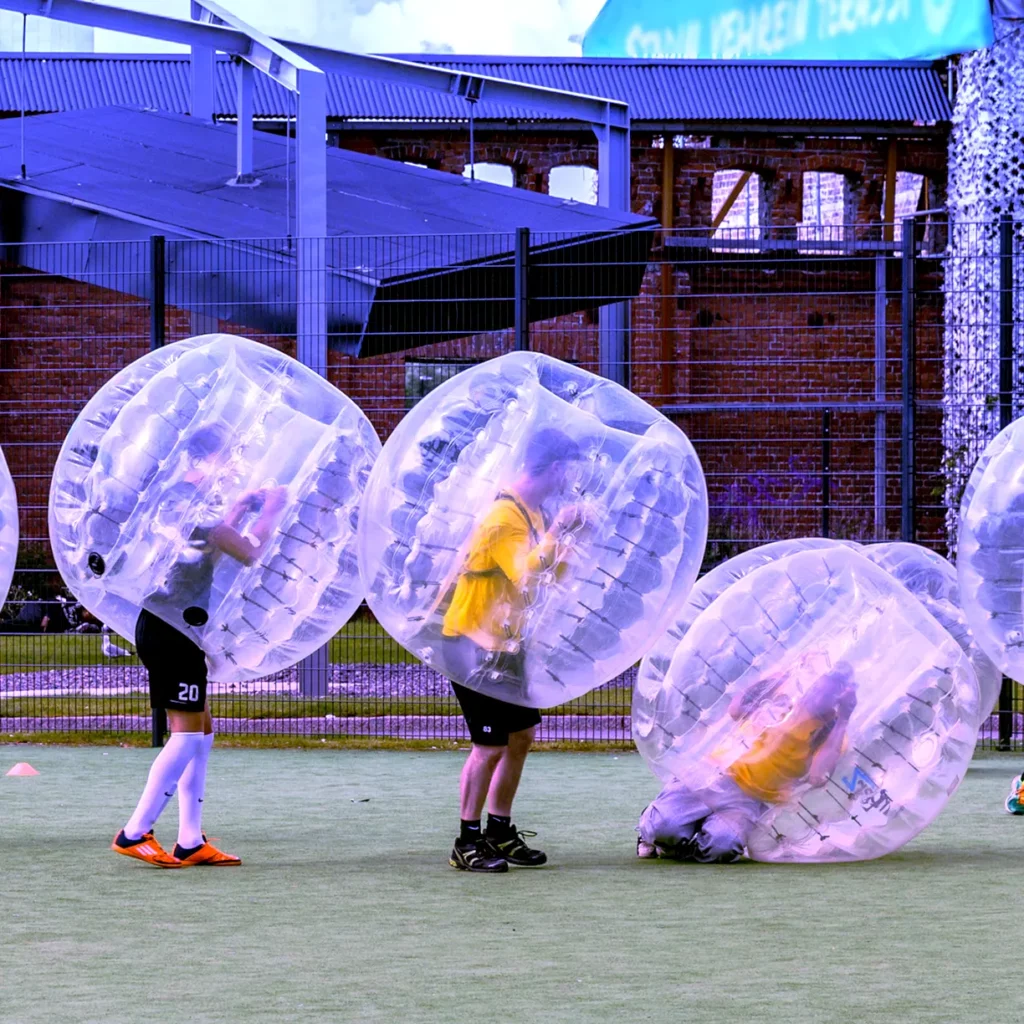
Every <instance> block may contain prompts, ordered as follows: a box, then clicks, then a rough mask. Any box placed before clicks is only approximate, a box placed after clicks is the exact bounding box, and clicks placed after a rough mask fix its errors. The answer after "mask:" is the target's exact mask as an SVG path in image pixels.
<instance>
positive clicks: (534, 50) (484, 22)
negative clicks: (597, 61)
mask: <svg viewBox="0 0 1024 1024" xmlns="http://www.w3.org/2000/svg"><path fill="white" fill-rule="evenodd" d="M99 2H104V0H99ZM105 2H107V3H113V4H116V5H117V6H126V7H131V8H134V9H135V10H143V11H157V10H159V12H160V13H161V14H168V15H170V16H171V17H176V18H184V19H187V18H188V16H189V2H188V0H105ZM223 2H224V4H225V6H227V7H228V9H229V10H231V11H233V12H234V13H235V14H237V15H238V16H239V17H240V18H243V19H244V20H246V21H248V22H250V23H251V24H253V25H254V26H255V27H256V28H259V29H260V30H262V31H264V32H267V33H269V34H271V35H278V36H283V37H285V38H292V39H296V40H299V41H310V42H317V43H320V44H321V45H324V46H333V47H336V48H338V49H350V50H360V51H362V52H364V53H401V52H406V53H416V52H419V53H425V52H436V53H492V54H532V55H537V56H560V55H564V56H578V55H579V52H580V50H579V44H578V42H577V41H572V42H570V36H577V37H578V36H579V35H580V34H582V33H583V32H584V31H585V30H586V29H587V28H588V27H589V25H590V23H591V22H592V21H593V19H594V18H595V17H596V15H597V12H598V11H599V10H600V8H601V6H602V4H603V0H487V2H486V3H480V2H479V0H289V2H288V3H281V0H223ZM96 48H97V50H107V49H112V50H119V51H121V52H124V51H126V50H171V49H178V47H173V46H169V45H167V44H163V43H159V42H155V41H148V40H145V39H142V38H140V37H135V36H124V35H121V34H119V33H113V32H105V31H98V32H97V33H96Z"/></svg>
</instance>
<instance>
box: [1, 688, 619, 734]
mask: <svg viewBox="0 0 1024 1024" xmlns="http://www.w3.org/2000/svg"><path fill="white" fill-rule="evenodd" d="M632 696H633V691H632V690H631V689H630V688H629V687H628V686H612V687H608V688H607V689H604V690H592V691H591V692H590V693H587V694H584V696H582V697H578V698H576V700H573V701H570V702H569V703H567V704H562V705H559V706H558V707H557V708H553V709H551V710H550V711H548V712H547V714H555V715H557V714H579V715H629V714H630V708H631V701H632ZM211 707H212V708H213V713H214V715H215V716H216V717H218V718H323V716H324V715H328V714H333V715H338V716H342V715H349V716H362V715H457V714H458V713H459V705H458V701H456V699H455V697H454V695H452V696H445V697H416V696H413V697H403V696H401V695H398V694H390V693H385V694H384V695H382V696H380V697H352V696H347V695H336V696H330V697H317V698H314V699H303V698H301V697H278V696H276V695H274V694H258V693H257V694H237V695H229V696H216V697H214V698H212V700H211ZM149 712H150V704H149V697H148V695H146V694H143V693H135V694H117V695H115V696H109V697H108V696H101V697H97V696H94V695H92V694H88V693H69V694H65V695H63V696H60V697H37V696H34V695H33V694H32V693H31V692H29V693H27V694H25V695H24V696H13V697H3V698H0V728H2V727H3V720H4V719H5V718H20V717H23V716H28V717H37V716H42V717H65V716H69V715H70V716H95V715H148V714H149Z"/></svg>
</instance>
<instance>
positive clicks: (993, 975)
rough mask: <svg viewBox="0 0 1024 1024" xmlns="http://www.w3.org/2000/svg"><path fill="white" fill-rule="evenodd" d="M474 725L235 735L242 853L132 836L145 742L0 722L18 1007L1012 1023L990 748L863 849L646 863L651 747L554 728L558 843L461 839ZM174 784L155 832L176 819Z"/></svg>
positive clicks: (365, 1016) (217, 1018)
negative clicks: (156, 863)
mask: <svg viewBox="0 0 1024 1024" xmlns="http://www.w3.org/2000/svg"><path fill="white" fill-rule="evenodd" d="M462 757H463V755H462V754H461V753H459V752H457V751H422V752H396V751H344V750H286V751H285V750H240V749H224V750H219V751H216V752H215V756H214V761H213V762H212V767H211V784H210V788H209V793H208V800H207V804H206V808H207V811H206V815H207V816H206V822H207V827H208V830H209V831H210V834H211V835H212V836H218V837H222V840H223V845H224V846H225V848H227V849H230V850H232V851H235V852H237V853H239V854H241V855H242V856H244V858H245V860H246V864H245V866H244V867H243V868H241V869H224V870H221V871H216V870H210V869H207V870H205V871H204V870H202V869H193V870H191V871H180V872H159V871H155V870H152V869H148V868H146V867H144V866H143V865H140V864H137V863H134V862H131V861H128V860H126V859H123V858H119V857H116V856H115V855H114V854H112V853H110V852H109V851H108V850H107V845H108V844H109V842H110V837H111V836H112V835H113V833H114V831H115V829H116V828H117V827H118V826H119V825H120V824H121V823H122V822H123V820H124V818H125V817H126V816H127V814H128V813H129V812H130V810H131V806H132V803H133V801H134V799H135V797H136V795H137V791H138V788H139V786H140V785H141V783H142V780H143V777H144V774H145V771H146V770H147V767H148V764H149V761H150V760H151V758H152V752H151V751H146V750H139V749H126V748H121V747H108V748H97V747H83V748H67V747H49V746H35V745H27V744H26V745H17V746H13V745H6V746H0V770H2V771H6V769H7V767H9V766H10V765H11V764H13V763H14V762H16V761H29V762H31V763H32V764H33V765H34V766H35V767H36V768H38V769H39V771H40V773H41V774H40V775H39V776H38V777H36V778H2V777H0V871H2V878H3V888H2V890H0V891H2V893H3V901H4V902H3V917H2V922H3V923H2V926H0V978H2V981H0V1020H2V1021H3V1022H4V1024H35V1022H40V1024H42V1022H45V1024H52V1022H53V1021H61V1022H100V1021H113V1022H121V1021H125V1022H127V1021H135V1020H150V1019H153V1020H170V1021H176V1022H181V1024H185V1022H200V1024H207V1022H210V1024H212V1022H252V1021H257V1022H263V1021H265V1022H268V1024H269V1022H275V1024H277V1022H282V1024H285V1022H299V1021H301V1022H306V1021H369V1022H385V1021H387V1022H396V1021H431V1022H433V1021H437V1022H449V1021H451V1022H462V1021H467V1022H468V1021H474V1022H475V1021H479V1020H496V1021H506V1020H507V1021H511V1022H517V1024H530V1022H534V1021H543V1022H546V1021H563V1020H564V1021H616V1022H634V1021H652V1022H660V1021H681V1022H683V1021H685V1022H688V1021H694V1022H702V1024H703V1022H708V1024H717V1022H723V1021H730V1022H731V1021H737V1022H761V1021H765V1022H790V1024H804V1022H814V1024H818V1022H832V1021H837V1022H879V1024H881V1022H885V1024H889V1022H897V1021H901V1022H912V1024H917V1022H936V1024H953V1022H973V1021H978V1022H982V1021H984V1022H1011V1021H1017V1020H1019V1019H1021V1017H1022V1016H1024V996H1022V995H1021V984H1020V980H1019V978H1018V976H1017V967H1018V964H1017V958H1016V953H1017V951H1018V950H1019V949H1020V948H1021V942H1022V940H1024V906H1022V900H1021V897H1020V895H1019V893H1020V888H1019V882H1020V879H1021V867H1020V861H1021V856H1020V854H1021V849H1022V845H1024V820H1022V819H1018V818H1010V817H1007V816H1005V815H1003V814H1002V813H1001V801H1002V797H1003V795H1004V792H1005V788H1006V783H1007V780H1008V777H1009V776H1010V774H1012V772H1013V771H1014V770H1015V769H1016V768H1017V767H1018V766H1017V764H1016V762H1014V761H1008V760H1005V759H999V758H992V759H987V760H981V761H979V762H978V763H977V764H976V765H975V767H974V768H972V770H971V772H970V773H969V775H968V777H967V780H966V781H965V782H964V784H963V786H962V787H961V788H960V790H959V791H958V792H957V793H956V794H955V796H954V797H953V799H952V801H951V803H950V806H949V807H948V808H947V810H946V812H945V813H944V815H943V816H942V817H941V818H940V819H939V821H938V822H937V823H936V824H935V825H934V826H933V827H932V828H931V829H930V830H928V831H927V832H925V833H924V835H922V836H921V837H920V838H918V839H917V840H916V841H915V842H913V843H912V844H910V845H909V846H908V847H907V848H906V849H905V850H903V851H901V852H900V853H899V854H897V855H894V856H892V857H889V858H886V859H884V860H881V861H877V862H874V863H869V864H860V865H845V866H842V865H840V866H831V867H830V866H790V867H781V866H780V867H772V866H766V865H755V864H745V865H737V866H732V867H699V866H687V865H677V864H671V863H662V862H649V861H637V860H636V859H635V858H634V857H633V838H634V836H633V832H632V828H633V825H634V823H635V820H636V817H637V814H638V813H639V811H640V809H641V808H642V807H643V805H644V803H645V802H646V800H648V799H649V798H650V797H651V796H652V795H653V793H654V791H655V789H656V785H655V783H654V780H653V779H652V778H651V777H650V776H649V775H648V773H647V771H646V769H645V768H644V766H643V764H642V763H641V761H640V760H639V758H637V757H636V756H634V755H626V754H621V755H614V754H559V753H538V754H536V755H534V756H533V757H532V758H531V761H530V763H529V764H528V766H527V774H526V777H525V780H524V784H523V791H522V795H521V797H520V801H519V804H518V806H517V819H518V822H519V824H520V825H521V826H525V827H529V828H535V829H537V830H538V831H539V833H540V836H539V837H538V839H537V843H538V845H542V846H543V847H544V848H546V849H547V850H548V852H549V854H550V856H551V863H550V865H549V866H548V867H546V868H544V869H541V870H535V871H527V870H518V871H513V872H511V873H510V874H508V875H505V876H496V877H486V876H471V875H467V874H463V873H459V872H455V871H452V870H451V869H449V868H448V866H447V863H446V857H447V852H448V848H449V844H450V841H451V838H452V835H453V832H454V819H455V817H456V811H455V786H456V778H457V775H458V771H459V767H460V764H461V761H462ZM174 831H175V814H174V808H173V806H172V808H170V809H169V811H168V812H167V815H166V816H165V819H164V820H163V822H162V823H161V827H159V828H158V830H157V834H158V836H161V837H162V838H163V839H164V841H165V842H167V843H170V842H173V839H174Z"/></svg>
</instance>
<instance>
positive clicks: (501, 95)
mask: <svg viewBox="0 0 1024 1024" xmlns="http://www.w3.org/2000/svg"><path fill="white" fill-rule="evenodd" d="M7 2H9V0H2V2H0V7H2V6H3V5H4V4H6V3H7ZM65 2H67V0H65ZM275 38H277V42H279V43H281V44H282V45H284V46H286V47H288V49H289V50H292V51H294V52H295V53H297V54H300V55H301V56H303V57H305V58H306V60H308V61H309V62H310V63H311V64H315V65H316V66H317V67H318V68H320V70H321V71H328V72H330V73H331V74H335V75H347V76H348V77H350V78H369V79H374V80H376V81H382V82H391V83H393V84H395V85H401V86H405V87H407V88H410V89H429V90H430V91H432V92H446V93H449V94H450V95H452V96H462V97H464V98H465V99H475V100H480V99H485V98H486V99H487V100H488V101H489V102H493V103H512V104H517V105H519V106H523V107H529V108H530V109H532V110H538V111H544V112H546V113H548V114H552V115H554V116H556V117H557V116H561V117H565V118H567V119H569V120H572V121H589V122H591V123H592V124H595V125H599V124H601V125H603V124H611V125H612V126H614V127H617V128H626V129H628V128H629V104H627V103H624V102H622V101H621V100H609V99H605V98H602V97H600V96H588V95H586V94H584V93H572V92H563V91H561V90H559V89H548V88H546V87H545V86H542V85H530V84H528V83H526V82H512V81H509V80H508V79H506V78H493V77H490V76H489V75H478V74H475V73H474V72H470V71H459V70H456V69H452V68H438V67H432V66H431V65H429V64H415V63H413V62H412V61H407V60H398V59H396V58H394V57H377V56H369V55H368V54H363V53H347V52H345V51H343V50H328V49H325V48H324V47H320V46H310V45H309V44H308V43H299V42H295V41H294V40H290V39H281V38H279V37H275Z"/></svg>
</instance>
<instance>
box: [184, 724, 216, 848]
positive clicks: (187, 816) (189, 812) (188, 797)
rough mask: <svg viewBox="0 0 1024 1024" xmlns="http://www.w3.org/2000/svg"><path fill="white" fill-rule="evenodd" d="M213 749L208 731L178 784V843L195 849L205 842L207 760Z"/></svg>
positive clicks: (210, 734) (211, 736)
mask: <svg viewBox="0 0 1024 1024" xmlns="http://www.w3.org/2000/svg"><path fill="white" fill-rule="evenodd" d="M212 749H213V733H212V732H208V733H207V734H206V735H205V736H204V737H203V742H202V744H201V745H200V747H199V750H197V751H196V754H195V756H194V757H193V758H192V760H191V761H189V763H188V767H187V768H186V769H185V771H184V772H183V773H182V776H181V781H180V782H179V784H178V845H179V846H183V847H184V848H185V849H186V850H194V849H195V848H196V847H197V846H202V844H203V796H204V794H205V793H206V762H207V761H209V759H210V751H211V750H212Z"/></svg>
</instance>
